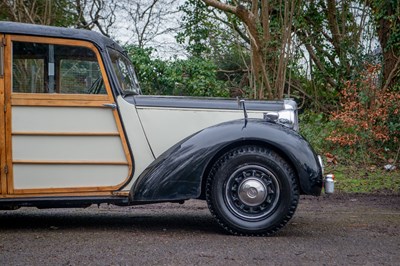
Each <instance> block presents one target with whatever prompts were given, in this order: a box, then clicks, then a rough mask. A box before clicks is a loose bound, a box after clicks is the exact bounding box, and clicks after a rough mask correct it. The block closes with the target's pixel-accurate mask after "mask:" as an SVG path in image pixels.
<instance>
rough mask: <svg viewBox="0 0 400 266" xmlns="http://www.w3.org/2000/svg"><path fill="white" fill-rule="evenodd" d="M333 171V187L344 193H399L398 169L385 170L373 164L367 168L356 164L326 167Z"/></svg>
mask: <svg viewBox="0 0 400 266" xmlns="http://www.w3.org/2000/svg"><path fill="white" fill-rule="evenodd" d="M326 171H327V172H332V173H335V181H336V182H335V189H336V191H338V192H346V193H385V194H387V193H397V194H398V193H400V170H399V169H397V170H394V171H390V172H388V171H386V170H384V169H383V168H378V167H376V166H375V165H372V166H369V167H367V168H359V167H357V166H349V165H346V166H343V165H341V166H335V167H328V169H326Z"/></svg>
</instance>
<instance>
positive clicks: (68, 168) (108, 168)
mask: <svg viewBox="0 0 400 266" xmlns="http://www.w3.org/2000/svg"><path fill="white" fill-rule="evenodd" d="M128 170H129V169H128V167H127V166H125V165H30V164H16V165H14V189H38V188H74V187H107V186H115V185H116V184H117V182H122V181H123V179H120V180H116V179H115V177H116V176H123V177H124V179H125V177H126V176H127V175H128Z"/></svg>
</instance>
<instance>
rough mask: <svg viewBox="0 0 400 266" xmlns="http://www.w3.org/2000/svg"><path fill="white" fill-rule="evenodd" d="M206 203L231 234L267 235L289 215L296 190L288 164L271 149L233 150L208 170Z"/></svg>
mask: <svg viewBox="0 0 400 266" xmlns="http://www.w3.org/2000/svg"><path fill="white" fill-rule="evenodd" d="M206 198H207V204H208V207H209V209H210V211H211V213H212V214H213V215H214V217H215V218H216V219H217V221H218V223H219V224H220V225H221V226H222V227H223V228H224V229H226V230H227V231H228V232H230V233H232V234H240V235H271V234H274V233H276V232H277V231H278V230H279V229H281V228H282V227H283V226H284V225H285V224H286V223H287V222H288V221H289V220H290V218H291V217H292V216H293V214H294V212H295V210H296V207H297V203H298V199H299V191H298V186H297V182H296V177H295V174H294V171H293V169H292V168H291V167H290V165H289V164H288V163H287V162H286V161H285V160H283V159H282V157H280V156H279V155H278V154H277V153H275V152H274V151H272V150H269V149H265V148H262V147H258V146H243V147H238V148H235V149H233V150H231V151H229V152H228V153H226V154H225V155H223V156H222V157H221V158H220V159H219V160H218V161H217V162H216V163H215V164H214V166H213V167H212V169H211V171H210V174H209V176H208V178H207V182H206Z"/></svg>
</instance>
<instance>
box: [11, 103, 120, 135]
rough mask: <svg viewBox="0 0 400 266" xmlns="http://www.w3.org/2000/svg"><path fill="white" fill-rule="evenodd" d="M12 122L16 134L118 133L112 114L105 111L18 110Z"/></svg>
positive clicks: (23, 107) (17, 107)
mask: <svg viewBox="0 0 400 266" xmlns="http://www.w3.org/2000/svg"><path fill="white" fill-rule="evenodd" d="M12 122H13V123H12V131H13V132H21V131H28V132H43V131H44V132H83V133H88V132H98V133H118V130H117V126H116V124H115V120H114V116H113V113H112V111H111V110H110V109H107V108H101V107H100V108H98V107H96V108H93V107H39V106H38V107H36V106H33V107H32V106H30V107H28V106H14V107H13V108H12Z"/></svg>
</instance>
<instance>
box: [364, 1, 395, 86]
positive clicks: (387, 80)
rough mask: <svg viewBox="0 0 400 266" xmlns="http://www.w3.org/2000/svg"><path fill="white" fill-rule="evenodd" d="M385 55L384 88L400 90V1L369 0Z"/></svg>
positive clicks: (368, 3)
mask: <svg viewBox="0 0 400 266" xmlns="http://www.w3.org/2000/svg"><path fill="white" fill-rule="evenodd" d="M367 5H368V6H369V7H370V8H371V10H372V15H373V18H374V21H375V23H376V28H377V33H378V38H379V42H380V44H381V48H382V54H383V83H382V85H383V88H384V89H387V88H389V89H395V88H397V90H400V85H399V82H400V1H398V0H394V1H384V0H369V1H367Z"/></svg>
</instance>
